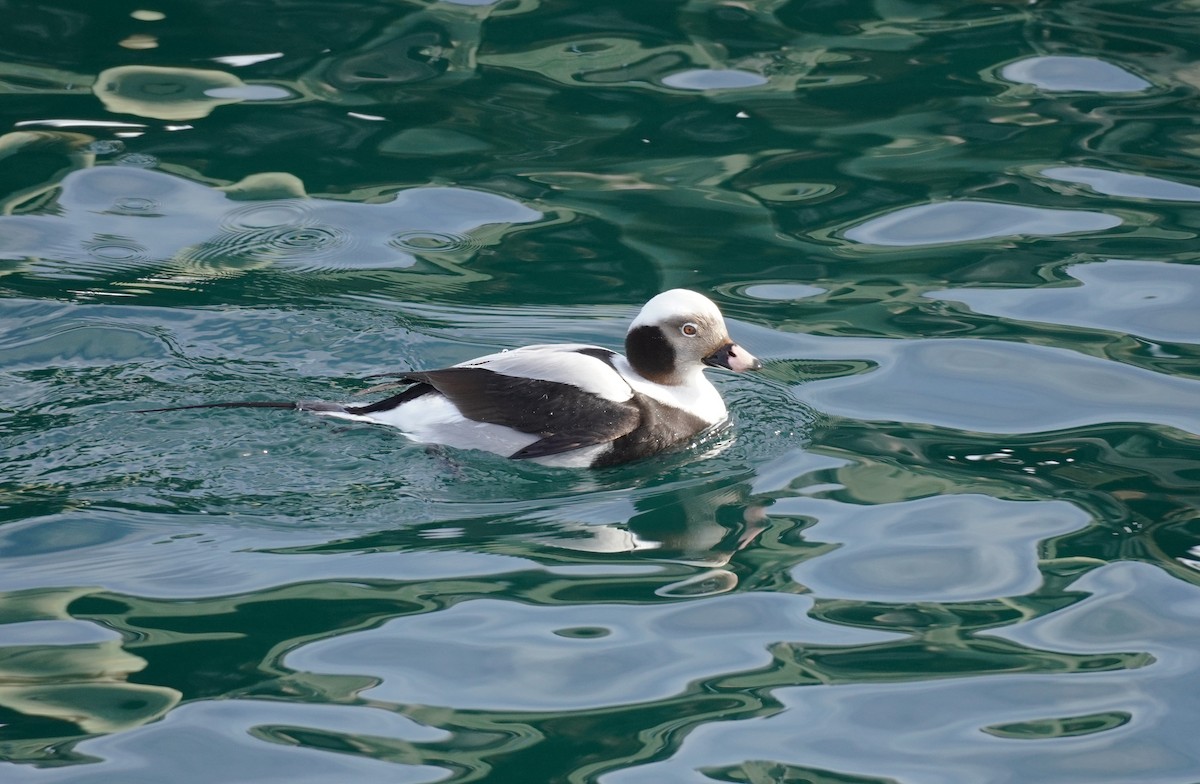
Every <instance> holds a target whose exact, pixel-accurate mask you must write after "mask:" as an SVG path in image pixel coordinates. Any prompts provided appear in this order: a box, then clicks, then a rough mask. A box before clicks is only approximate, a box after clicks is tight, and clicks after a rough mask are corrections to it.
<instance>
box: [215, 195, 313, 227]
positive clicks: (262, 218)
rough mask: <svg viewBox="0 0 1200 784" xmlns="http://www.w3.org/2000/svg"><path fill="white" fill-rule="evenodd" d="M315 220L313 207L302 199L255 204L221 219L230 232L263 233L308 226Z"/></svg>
mask: <svg viewBox="0 0 1200 784" xmlns="http://www.w3.org/2000/svg"><path fill="white" fill-rule="evenodd" d="M312 220H313V208H312V205H311V204H309V203H308V202H306V201H303V200H301V199H287V200H282V199H281V200H277V201H266V202H255V203H252V204H247V205H245V206H244V207H238V208H236V209H233V210H230V211H229V212H228V213H226V214H225V216H224V217H223V218H222V219H221V228H222V229H224V230H225V231H229V232H234V233H236V232H246V231H261V230H263V229H277V228H281V227H300V226H307V225H308V224H309V223H310V222H312Z"/></svg>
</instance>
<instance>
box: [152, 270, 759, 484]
mask: <svg viewBox="0 0 1200 784" xmlns="http://www.w3.org/2000/svg"><path fill="white" fill-rule="evenodd" d="M705 367H723V368H728V369H729V370H733V371H735V372H743V371H747V370H758V369H760V368H761V367H762V363H761V362H760V361H759V360H758V359H756V358H755V357H754V356H753V355H752V354H750V353H749V352H747V351H746V350H745V349H743V348H742V347H741V346H739V345H737V344H736V343H734V342H733V341H732V340H730V338H729V332H728V330H727V329H726V327H725V319H724V318H723V317H722V316H721V311H720V310H718V309H717V306H716V305H715V304H713V302H712V300H710V299H708V298H707V297H705V296H703V295H701V294H697V293H696V292H694V291H689V290H687V289H672V290H670V291H665V292H663V293H662V294H659V295H657V296H656V297H654V298H653V299H651V300H650V301H649V302H647V303H646V304H645V306H643V307H642V309H641V311H640V312H639V313H638V315H637V317H636V318H634V320H633V323H632V324H630V326H629V332H628V333H627V335H626V336H625V356H621V355H620V354H618V353H616V352H615V351H611V350H609V349H607V348H602V347H600V346H589V345H583V344H576V343H563V344H544V345H534V346H525V347H523V348H518V349H514V350H511V351H503V352H500V353H497V354H488V355H486V356H483V357H479V358H477V359H471V360H468V361H466V362H461V363H459V364H457V365H454V366H452V367H448V368H442V369H440V370H421V371H415V370H414V371H400V372H397V373H385V374H382V375H383V376H389V377H395V378H396V379H397V381H396V382H394V383H390V384H386V385H384V386H383V388H395V387H401V386H404V387H406V388H405V389H404V390H403V391H402V392H399V393H398V394H395V395H392V396H391V397H388V398H385V399H383V400H379V401H377V402H374V403H368V404H364V405H342V404H337V403H320V402H316V403H308V402H303V403H293V402H264V401H248V402H235V403H201V404H198V405H188V406H172V407H169V408H156V409H149V410H146V411H143V412H141V413H150V412H158V411H178V410H183V409H191V408H291V409H299V410H302V411H312V412H315V413H317V414H321V415H323V416H330V417H336V418H339V419H347V420H352V421H355V422H373V423H378V424H384V425H390V426H392V427H396V428H398V429H399V430H400V431H401V432H403V433H404V435H406V436H408V437H409V438H410V439H412V440H414V441H418V442H422V443H430V444H443V445H447V446H452V447H457V448H461V449H482V450H486V451H488V452H493V453H496V454H499V455H503V456H505V457H509V458H512V459H515V460H532V461H535V462H538V463H542V464H545V465H551V466H563V467H587V468H600V467H604V466H611V465H617V464H620V463H625V462H628V461H631V460H636V459H639V458H643V457H648V456H650V455H653V454H656V453H658V452H661V451H663V450H664V449H667V448H669V447H672V446H675V445H676V444H679V443H681V442H683V441H685V440H687V439H689V438H691V437H692V436H694V435H696V434H697V433H700V432H702V431H704V430H707V429H708V428H710V427H713V426H714V425H717V424H719V423H721V422H723V421H725V419H726V417H727V416H728V412H727V410H726V408H725V402H724V400H722V399H721V395H720V393H718V392H717V389H716V387H714V386H713V385H712V383H711V382H710V381H709V380H708V379H707V378H706V377H705V376H704V368H705Z"/></svg>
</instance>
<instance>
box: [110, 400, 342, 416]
mask: <svg viewBox="0 0 1200 784" xmlns="http://www.w3.org/2000/svg"><path fill="white" fill-rule="evenodd" d="M189 408H289V409H292V410H294V411H318V412H332V413H345V411H346V409H345V407H344V406H340V405H338V404H337V403H320V402H311V403H306V402H285V401H276V400H245V401H238V402H233V403H193V404H192V405H190V406H167V407H166V408H142V409H137V410H135V411H133V413H134V414H157V413H158V412H160V411H186V410H187V409H189Z"/></svg>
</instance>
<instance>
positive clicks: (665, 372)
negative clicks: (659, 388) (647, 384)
mask: <svg viewBox="0 0 1200 784" xmlns="http://www.w3.org/2000/svg"><path fill="white" fill-rule="evenodd" d="M625 356H626V357H627V358H628V359H629V364H630V365H632V366H633V369H634V370H636V371H637V372H638V373H640V374H641V375H642V376H643V377H644V378H648V379H650V380H651V381H659V380H661V379H667V378H670V377H671V376H673V375H674V374H675V348H674V347H673V346H672V345H671V342H670V341H669V340H667V336H666V335H664V334H663V331H662V329H661V328H659V327H653V326H646V327H638V328H637V329H634V330H632V331H631V332H630V333H629V334H628V335H627V336H626V337H625Z"/></svg>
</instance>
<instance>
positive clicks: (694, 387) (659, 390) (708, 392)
mask: <svg viewBox="0 0 1200 784" xmlns="http://www.w3.org/2000/svg"><path fill="white" fill-rule="evenodd" d="M613 365H614V366H615V367H616V368H617V371H618V372H619V373H620V374H621V375H622V376H623V377H624V378H625V380H626V381H627V382H628V383H629V385H630V386H631V387H633V388H634V390H636V391H637V392H639V393H641V394H643V395H646V396H647V397H651V398H654V399H655V400H657V401H658V402H660V403H665V404H666V405H668V406H672V407H673V408H679V409H683V410H684V411H687V412H689V413H691V414H695V415H696V416H698V417H700V418H701V419H703V420H704V421H705V422H707V423H708V424H710V425H715V424H717V423H718V422H724V421H725V418H726V417H727V416H729V410H728V409H727V408H725V401H724V400H722V399H721V393H720V392H718V391H717V388H716V387H714V386H713V385H712V382H711V381H709V380H708V378H707V377H706V376H705V375H704V371H703V370H700V369H697V370H696V371H695V372H694V373H692V374H691V375H690V376H689V377H688V380H687V382H686V383H684V384H678V385H672V386H666V385H663V384H655V383H654V382H653V381H648V380H647V379H645V378H642V377H641V376H639V375H638V374H637V372H636V371H634V369H633V368H632V367H630V366H629V360H627V359H625V357H622V356H617V357H614V358H613Z"/></svg>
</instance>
